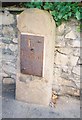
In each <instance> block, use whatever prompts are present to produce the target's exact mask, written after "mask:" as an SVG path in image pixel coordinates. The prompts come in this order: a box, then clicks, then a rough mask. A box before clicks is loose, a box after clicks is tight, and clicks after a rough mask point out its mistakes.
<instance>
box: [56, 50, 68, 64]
mask: <svg viewBox="0 0 82 120" xmlns="http://www.w3.org/2000/svg"><path fill="white" fill-rule="evenodd" d="M67 63H68V57H67V56H66V55H64V54H61V53H58V52H57V54H56V56H55V64H58V65H61V66H63V65H67Z"/></svg>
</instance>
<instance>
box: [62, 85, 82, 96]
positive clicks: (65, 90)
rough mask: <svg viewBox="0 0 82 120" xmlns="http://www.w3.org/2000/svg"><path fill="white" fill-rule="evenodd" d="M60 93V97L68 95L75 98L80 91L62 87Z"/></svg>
mask: <svg viewBox="0 0 82 120" xmlns="http://www.w3.org/2000/svg"><path fill="white" fill-rule="evenodd" d="M61 92H62V95H65V94H69V95H71V96H76V97H79V96H80V90H79V89H76V88H73V87H68V86H64V87H62V91H61Z"/></svg>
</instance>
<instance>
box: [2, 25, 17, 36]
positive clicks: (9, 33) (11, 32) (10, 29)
mask: <svg viewBox="0 0 82 120" xmlns="http://www.w3.org/2000/svg"><path fill="white" fill-rule="evenodd" d="M2 34H3V36H4V37H10V38H12V37H15V31H14V29H13V27H11V26H9V27H8V26H5V27H3V29H2Z"/></svg>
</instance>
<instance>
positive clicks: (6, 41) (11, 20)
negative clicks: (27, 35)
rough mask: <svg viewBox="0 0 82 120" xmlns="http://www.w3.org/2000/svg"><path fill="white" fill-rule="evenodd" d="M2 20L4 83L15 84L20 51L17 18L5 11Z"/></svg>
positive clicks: (0, 38) (1, 39) (0, 40)
mask: <svg viewBox="0 0 82 120" xmlns="http://www.w3.org/2000/svg"><path fill="white" fill-rule="evenodd" d="M1 16H2V19H1ZM0 20H2V21H0V28H1V27H2V29H1V31H0V35H1V37H0V44H2V60H1V62H2V76H3V82H4V83H13V82H15V80H16V68H17V67H16V66H17V63H16V62H17V50H18V38H17V27H16V16H15V15H12V14H9V12H8V11H5V12H4V13H0ZM1 22H2V24H1ZM1 25H2V26H1Z"/></svg>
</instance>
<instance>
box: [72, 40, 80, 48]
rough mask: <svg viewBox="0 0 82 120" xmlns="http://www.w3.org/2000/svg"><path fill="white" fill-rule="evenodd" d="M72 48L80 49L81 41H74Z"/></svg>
mask: <svg viewBox="0 0 82 120" xmlns="http://www.w3.org/2000/svg"><path fill="white" fill-rule="evenodd" d="M72 47H78V48H80V41H79V40H73V42H72Z"/></svg>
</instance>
